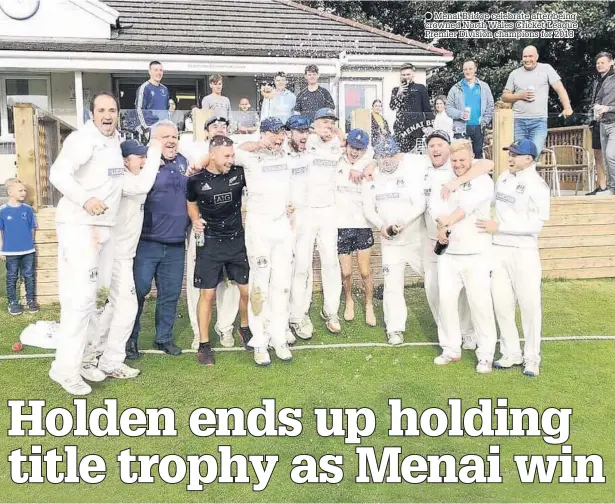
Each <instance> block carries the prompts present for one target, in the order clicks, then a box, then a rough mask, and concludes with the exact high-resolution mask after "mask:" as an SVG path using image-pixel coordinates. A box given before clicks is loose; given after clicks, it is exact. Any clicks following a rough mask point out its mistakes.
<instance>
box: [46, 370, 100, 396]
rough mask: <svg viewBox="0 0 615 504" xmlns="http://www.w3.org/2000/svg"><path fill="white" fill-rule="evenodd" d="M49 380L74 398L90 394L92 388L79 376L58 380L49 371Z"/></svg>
mask: <svg viewBox="0 0 615 504" xmlns="http://www.w3.org/2000/svg"><path fill="white" fill-rule="evenodd" d="M49 378H51V379H52V380H53V381H54V382H56V383H58V384H59V385H60V386H61V387H62V388H63V389H64V390H66V392H68V393H69V394H71V395H74V396H84V395H88V394H89V393H90V392H92V387H90V386H89V385H88V384H87V383H85V382H84V381H83V379H82V378H81V376H77V377H76V378H59V377H57V376H56V375H55V374H54V373H53V371H51V370H50V371H49Z"/></svg>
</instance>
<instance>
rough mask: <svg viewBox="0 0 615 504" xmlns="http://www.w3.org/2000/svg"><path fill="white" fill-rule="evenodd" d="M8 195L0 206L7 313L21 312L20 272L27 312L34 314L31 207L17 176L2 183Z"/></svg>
mask: <svg viewBox="0 0 615 504" xmlns="http://www.w3.org/2000/svg"><path fill="white" fill-rule="evenodd" d="M4 185H5V187H6V191H7V194H8V197H9V201H8V203H7V204H5V205H2V206H1V207H0V259H2V260H5V261H6V297H7V298H8V301H9V313H10V314H11V315H21V314H22V313H23V307H22V306H21V304H20V303H19V294H18V292H17V280H18V278H19V274H20V273H21V276H22V278H23V279H24V282H25V284H26V300H27V303H28V311H29V312H30V313H37V312H38V311H39V307H38V304H36V301H35V300H34V230H35V229H36V219H35V217H34V210H32V207H31V206H30V205H27V204H25V203H24V201H25V199H26V186H25V185H24V184H23V182H22V181H21V180H19V179H16V178H12V179H8V180H7V181H6V182H5V183H4Z"/></svg>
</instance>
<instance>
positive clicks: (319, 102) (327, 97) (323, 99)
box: [295, 65, 335, 120]
mask: <svg viewBox="0 0 615 504" xmlns="http://www.w3.org/2000/svg"><path fill="white" fill-rule="evenodd" d="M305 80H306V81H307V83H308V86H307V87H306V88H304V89H302V90H301V92H300V93H299V94H298V95H297V102H296V103H295V112H296V113H297V114H300V115H303V116H307V117H309V118H310V119H311V120H313V119H314V114H315V113H316V111H317V110H320V109H322V108H327V109H334V110H335V103H334V102H333V98H332V97H331V93H329V91H327V90H326V89H325V88H324V87H322V86H319V85H318V67H317V66H316V65H308V66H306V67H305Z"/></svg>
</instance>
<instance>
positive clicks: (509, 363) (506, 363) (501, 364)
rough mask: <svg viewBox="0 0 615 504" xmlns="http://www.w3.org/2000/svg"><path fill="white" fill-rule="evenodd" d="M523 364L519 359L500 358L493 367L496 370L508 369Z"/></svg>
mask: <svg viewBox="0 0 615 504" xmlns="http://www.w3.org/2000/svg"><path fill="white" fill-rule="evenodd" d="M521 364H523V359H522V358H521V357H502V358H501V359H499V360H496V361H495V362H494V363H493V367H494V368H496V369H510V368H511V367H513V366H520V365H521Z"/></svg>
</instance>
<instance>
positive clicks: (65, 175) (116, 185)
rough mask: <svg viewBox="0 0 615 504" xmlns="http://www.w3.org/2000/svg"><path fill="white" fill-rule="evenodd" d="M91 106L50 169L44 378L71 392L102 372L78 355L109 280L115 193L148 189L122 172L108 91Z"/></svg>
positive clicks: (115, 111) (85, 388)
mask: <svg viewBox="0 0 615 504" xmlns="http://www.w3.org/2000/svg"><path fill="white" fill-rule="evenodd" d="M90 111H91V114H92V120H91V121H88V122H87V123H86V124H85V125H84V126H83V127H81V128H80V129H79V130H77V131H75V132H73V133H71V134H70V135H69V136H68V137H67V139H66V140H65V141H64V145H63V146H62V150H61V151H60V154H59V156H58V158H57V159H56V161H55V163H54V164H53V166H52V167H51V171H50V174H49V181H50V182H51V184H53V186H54V187H55V188H56V189H57V190H58V191H60V193H62V198H61V199H60V201H59V203H58V207H57V209H56V231H57V236H58V291H59V297H60V334H59V336H58V349H57V351H56V355H55V360H54V361H53V363H52V365H51V370H50V371H49V377H50V378H51V379H52V380H54V381H55V382H57V383H59V384H60V385H61V386H62V387H63V388H64V389H65V390H66V391H67V392H68V393H69V394H72V395H87V394H89V393H90V392H91V391H92V389H91V387H90V386H89V385H88V384H87V383H85V382H84V381H83V378H85V379H87V380H89V381H102V380H104V379H105V378H106V377H107V375H106V374H105V373H103V372H102V371H101V370H100V369H98V368H96V367H94V366H91V365H89V364H85V365H82V361H83V354H84V350H85V347H86V344H87V342H88V340H91V339H93V338H95V334H96V333H95V331H96V330H97V327H96V326H97V323H96V322H97V320H96V319H97V317H96V304H97V296H98V294H99V293H102V294H106V292H107V291H108V289H109V286H110V284H111V272H112V267H113V252H114V246H113V239H112V237H113V227H114V226H115V224H116V222H117V213H118V211H119V207H120V201H121V198H122V193H124V194H127V195H134V194H142V193H147V190H148V189H147V188H148V183H149V179H147V177H144V176H143V175H144V174H143V173H142V174H140V175H139V176H137V177H127V176H125V168H124V159H123V158H122V150H121V148H120V137H119V134H118V131H117V122H118V116H119V105H118V102H117V99H116V98H115V96H113V95H112V94H110V93H100V94H97V95H95V96H94V97H93V98H92V101H91V105H90ZM103 297H106V295H105V296H103ZM82 377H83V378H82Z"/></svg>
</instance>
